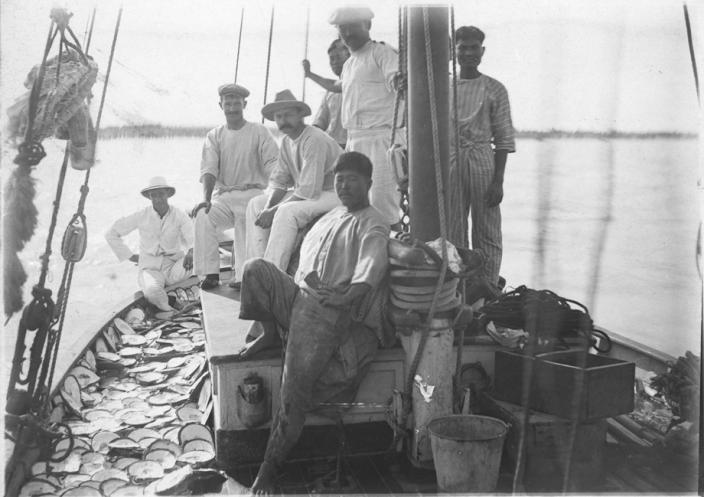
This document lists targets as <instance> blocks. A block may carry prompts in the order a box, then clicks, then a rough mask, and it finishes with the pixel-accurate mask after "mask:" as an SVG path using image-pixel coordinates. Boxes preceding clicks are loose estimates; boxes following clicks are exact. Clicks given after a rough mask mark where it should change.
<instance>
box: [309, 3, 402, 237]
mask: <svg viewBox="0 0 704 497" xmlns="http://www.w3.org/2000/svg"><path fill="white" fill-rule="evenodd" d="M373 17H374V13H373V12H372V11H371V10H370V9H368V8H365V7H345V8H339V9H336V10H335V11H334V12H333V13H332V15H331V16H330V19H329V22H330V24H334V25H336V26H337V30H338V33H339V34H340V39H341V40H342V41H343V42H344V43H345V45H346V46H347V48H349V49H350V58H349V59H347V62H345V64H344V66H343V68H342V75H341V78H342V79H341V81H335V80H333V79H326V78H323V77H321V76H319V75H317V74H315V73H312V72H311V71H310V65H304V70H305V75H306V77H308V78H310V79H312V80H313V81H315V82H316V83H318V84H319V85H321V86H322V87H323V88H325V89H326V90H328V91H337V92H342V126H343V127H344V128H345V129H346V130H347V147H346V150H348V151H356V152H361V153H363V154H364V155H366V156H367V157H369V159H370V160H371V161H372V164H374V183H373V185H372V189H371V192H370V201H371V204H372V205H373V206H374V207H376V208H377V209H378V210H379V212H381V213H382V215H383V216H384V218H385V219H386V220H387V221H388V223H389V225H390V226H392V227H394V228H398V227H400V219H401V213H400V209H401V207H400V205H401V194H400V192H399V191H398V185H397V178H396V173H395V171H394V170H393V167H394V166H393V164H392V163H391V161H390V160H389V157H388V155H387V151H388V149H389V147H390V146H391V126H392V124H393V111H394V101H395V97H396V95H395V88H394V85H395V84H396V73H397V72H398V52H396V50H394V49H392V48H391V47H389V46H388V45H385V44H384V43H379V42H376V41H372V39H371V38H370V35H369V30H370V29H371V26H372V21H371V20H372V18H373ZM395 143H397V144H400V145H405V134H404V133H402V132H398V131H397V132H396V139H395Z"/></svg>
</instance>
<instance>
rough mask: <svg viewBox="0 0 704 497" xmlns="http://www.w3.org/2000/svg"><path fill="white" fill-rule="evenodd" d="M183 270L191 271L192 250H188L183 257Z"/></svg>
mask: <svg viewBox="0 0 704 497" xmlns="http://www.w3.org/2000/svg"><path fill="white" fill-rule="evenodd" d="M183 269H185V270H186V271H190V270H191V269H193V249H191V250H189V251H188V253H187V254H186V255H185V256H184V257H183Z"/></svg>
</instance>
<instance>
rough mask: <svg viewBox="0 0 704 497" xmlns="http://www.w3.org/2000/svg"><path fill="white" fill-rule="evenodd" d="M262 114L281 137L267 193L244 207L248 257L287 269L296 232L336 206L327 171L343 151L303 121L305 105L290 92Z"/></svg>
mask: <svg viewBox="0 0 704 497" xmlns="http://www.w3.org/2000/svg"><path fill="white" fill-rule="evenodd" d="M262 115H263V116H264V117H265V118H266V119H268V120H270V121H276V126H277V127H278V128H279V130H280V131H282V132H283V133H284V137H283V140H282V141H281V149H280V151H279V160H278V162H277V164H276V167H275V168H274V171H273V172H272V173H271V176H270V177H269V188H270V190H271V193H269V194H263V195H260V196H258V197H256V198H254V199H252V200H251V201H250V202H249V205H248V206H247V258H248V259H251V258H253V257H264V258H265V259H266V260H268V261H270V262H273V263H274V264H275V265H276V267H278V268H279V269H281V270H282V271H286V268H287V267H288V264H289V262H290V259H291V255H292V253H293V250H294V248H295V245H296V236H297V235H298V231H299V230H301V229H303V228H305V227H306V226H307V225H308V223H310V222H311V221H313V220H314V219H315V218H317V217H318V216H320V215H322V214H325V213H326V212H329V211H330V210H331V209H334V208H335V207H337V206H338V205H340V201H339V200H338V199H337V195H335V191H334V185H333V181H334V173H333V171H332V168H333V166H334V165H335V159H337V157H338V156H339V155H340V154H341V153H342V150H341V149H340V146H339V145H338V144H337V142H336V141H335V140H334V139H333V138H331V137H330V136H329V135H328V134H326V133H325V132H324V131H322V130H321V129H319V128H316V127H314V126H309V125H307V124H306V123H305V122H304V121H303V119H304V118H305V117H306V116H309V115H310V107H308V105H307V104H306V103H304V102H300V101H298V100H296V97H294V96H293V94H292V93H291V92H290V91H289V90H284V91H281V92H279V93H278V94H277V95H276V99H275V100H274V102H271V103H269V104H267V105H265V106H264V107H263V108H262ZM289 188H293V191H291V192H289V191H288V189H289Z"/></svg>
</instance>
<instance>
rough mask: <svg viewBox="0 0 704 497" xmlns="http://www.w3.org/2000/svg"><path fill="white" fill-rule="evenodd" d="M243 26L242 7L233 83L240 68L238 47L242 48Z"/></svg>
mask: <svg viewBox="0 0 704 497" xmlns="http://www.w3.org/2000/svg"><path fill="white" fill-rule="evenodd" d="M243 26H244V7H242V10H241V11H240V32H239V35H237V57H236V58H235V84H237V73H238V72H239V69H240V48H242V27H243Z"/></svg>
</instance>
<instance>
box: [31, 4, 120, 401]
mask: <svg viewBox="0 0 704 497" xmlns="http://www.w3.org/2000/svg"><path fill="white" fill-rule="evenodd" d="M121 21H122V7H120V10H119V11H118V13H117V20H116V21H115V31H114V34H113V39H112V45H111V47H110V57H109V58H108V67H107V70H106V72H105V81H104V83H103V93H102V95H101V98H100V106H99V107H98V116H97V118H96V120H95V138H94V139H95V141H96V142H97V139H98V133H99V131H100V123H101V119H102V116H103V109H104V108H105V97H106V95H107V90H108V83H109V82H110V74H111V72H112V65H113V61H114V57H115V47H116V46H117V37H118V34H119V32H120V24H121ZM90 173H91V169H88V170H87V171H86V174H85V179H84V181H83V185H81V197H80V199H79V201H78V209H77V211H76V213H75V214H74V215H73V218H72V219H71V221H70V222H69V225H68V227H67V228H66V233H65V234H64V240H63V243H62V255H63V256H64V259H66V264H65V266H64V274H63V277H62V281H61V286H60V287H59V292H58V297H57V305H58V313H57V314H58V316H57V317H56V318H55V319H54V321H53V323H52V325H53V331H55V333H53V334H52V337H51V338H52V340H53V344H52V345H53V349H52V356H51V367H50V370H49V373H48V378H47V379H46V381H45V383H44V384H45V385H46V387H47V389H48V390H50V389H51V385H52V383H53V380H54V372H55V369H56V359H57V357H58V354H57V352H58V349H59V344H60V342H61V335H62V331H63V325H64V320H65V318H66V308H67V303H68V297H69V294H70V291H71V282H72V280H73V270H74V267H75V264H76V262H78V261H80V260H81V259H82V258H83V255H84V253H85V248H86V242H87V238H88V236H87V227H86V219H85V215H84V214H83V211H84V209H85V203H86V199H87V197H88V192H89V188H88V183H89V181H90ZM67 238H69V239H71V241H69V242H67ZM47 400H48V399H47Z"/></svg>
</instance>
